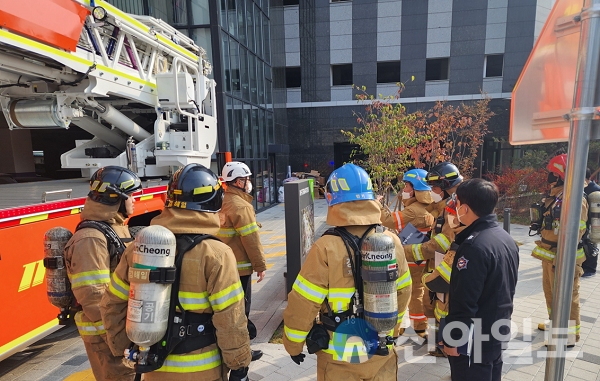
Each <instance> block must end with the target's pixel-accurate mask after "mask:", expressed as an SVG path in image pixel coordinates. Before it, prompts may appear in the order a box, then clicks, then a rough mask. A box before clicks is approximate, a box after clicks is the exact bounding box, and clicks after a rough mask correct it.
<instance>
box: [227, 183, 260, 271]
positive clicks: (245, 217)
mask: <svg viewBox="0 0 600 381" xmlns="http://www.w3.org/2000/svg"><path fill="white" fill-rule="evenodd" d="M251 202H252V196H250V195H249V194H247V193H246V192H243V191H242V190H241V189H237V188H235V187H233V186H230V187H227V190H226V191H225V197H223V206H222V207H221V211H220V212H219V216H220V220H221V228H220V229H219V233H218V237H219V238H220V239H221V241H223V242H224V243H226V244H227V245H228V246H229V247H231V250H233V253H234V254H235V259H236V261H237V269H238V272H239V274H240V276H244V275H251V274H252V272H253V271H255V272H260V271H265V270H266V269H267V266H266V259H265V254H264V251H263V247H262V244H261V243H260V235H259V234H258V230H259V226H258V224H257V222H256V213H255V212H254V207H253V206H252V203H251Z"/></svg>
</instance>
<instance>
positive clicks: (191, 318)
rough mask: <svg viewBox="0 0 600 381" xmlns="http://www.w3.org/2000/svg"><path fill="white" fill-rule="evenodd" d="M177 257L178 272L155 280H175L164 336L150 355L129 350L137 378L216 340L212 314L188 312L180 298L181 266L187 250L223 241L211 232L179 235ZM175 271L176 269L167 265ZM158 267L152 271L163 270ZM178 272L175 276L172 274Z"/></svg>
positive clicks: (176, 267) (135, 349) (161, 281)
mask: <svg viewBox="0 0 600 381" xmlns="http://www.w3.org/2000/svg"><path fill="white" fill-rule="evenodd" d="M175 236H176V238H177V241H176V242H177V257H176V259H175V269H174V274H171V273H169V274H168V276H165V277H161V276H159V277H155V278H154V280H152V279H151V282H155V283H172V284H173V285H172V287H171V303H170V306H169V320H168V321H169V325H168V328H167V332H166V333H165V335H164V337H163V338H162V339H161V340H160V341H159V342H158V343H156V344H154V345H152V346H151V347H150V349H149V351H147V352H146V354H147V355H146V356H138V353H143V351H140V349H141V348H139V347H138V346H137V345H135V344H132V346H131V347H130V348H129V349H128V350H126V351H125V355H126V357H127V359H128V360H131V361H136V365H135V371H136V373H137V374H136V380H138V379H139V378H138V376H139V377H141V374H142V373H148V372H152V371H154V370H156V369H159V368H160V367H162V366H163V364H164V362H165V360H166V358H167V356H168V355H170V354H184V353H189V352H192V351H195V350H198V349H200V348H204V347H207V346H209V345H211V344H214V343H216V336H215V327H214V326H213V324H212V315H213V314H212V313H202V314H198V313H192V312H188V311H186V310H185V309H184V308H183V306H182V305H181V302H180V301H179V284H180V281H181V267H182V265H183V257H184V255H185V253H187V252H188V251H190V250H191V249H192V248H194V247H195V246H196V245H198V244H199V243H200V242H202V241H203V240H205V239H215V240H219V239H218V238H217V237H214V236H212V235H210V234H199V235H193V234H176V235H175ZM166 269H168V270H173V268H166ZM160 270H163V269H156V270H152V271H160ZM151 273H152V272H151ZM172 275H174V276H172Z"/></svg>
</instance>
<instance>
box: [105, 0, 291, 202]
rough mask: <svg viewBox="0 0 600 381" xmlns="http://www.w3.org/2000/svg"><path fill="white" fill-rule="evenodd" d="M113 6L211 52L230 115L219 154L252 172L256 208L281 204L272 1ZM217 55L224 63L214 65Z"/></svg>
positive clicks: (138, 1) (129, 1) (223, 121)
mask: <svg viewBox="0 0 600 381" xmlns="http://www.w3.org/2000/svg"><path fill="white" fill-rule="evenodd" d="M108 2H109V3H111V4H113V5H115V6H116V7H118V8H120V9H121V10H123V11H124V12H127V13H133V14H140V15H150V16H153V17H156V18H160V19H162V20H164V21H166V22H168V23H169V24H171V25H172V26H174V27H175V28H177V29H178V30H180V31H181V32H183V33H185V34H186V35H188V36H189V37H191V38H192V39H193V40H194V41H195V42H196V44H197V45H199V46H201V47H203V48H204V49H206V51H207V56H208V59H209V61H210V62H211V63H213V73H212V77H213V78H214V79H215V80H216V81H217V83H219V84H220V85H221V86H222V87H221V88H222V96H221V94H218V95H217V101H218V102H223V108H222V109H223V110H224V111H225V112H224V113H221V114H220V115H218V128H219V129H221V128H223V129H225V130H226V131H227V133H226V134H224V135H221V136H226V139H225V140H226V141H224V142H222V141H219V151H230V152H231V154H232V157H233V160H238V161H243V162H245V163H246V164H248V166H249V167H250V169H251V170H252V174H253V183H254V188H255V191H254V192H255V193H254V203H255V208H257V209H260V208H263V207H265V206H268V205H270V204H272V203H274V202H276V201H277V198H276V195H277V188H278V185H281V184H277V185H276V184H275V181H274V173H275V168H274V166H275V165H274V160H269V155H268V145H269V144H270V143H273V140H274V118H273V101H272V81H273V79H272V76H271V50H270V41H269V39H270V33H269V0H108ZM215 10H216V12H214V11H215ZM211 15H217V16H216V17H213V18H212V19H211ZM215 26H218V28H214V27H215ZM211 27H213V28H211ZM211 30H212V31H215V30H218V31H219V38H218V40H219V41H220V44H219V45H220V46H213V44H212V43H213V42H215V41H216V40H215V39H214V38H213V36H211ZM217 54H218V56H217V57H219V58H220V60H215V59H214V58H216V57H215V55H217ZM219 61H220V65H219V64H215V63H219Z"/></svg>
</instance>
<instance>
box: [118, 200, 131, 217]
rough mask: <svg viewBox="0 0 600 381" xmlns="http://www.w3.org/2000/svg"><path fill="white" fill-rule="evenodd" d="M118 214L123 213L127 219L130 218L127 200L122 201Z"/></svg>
mask: <svg viewBox="0 0 600 381" xmlns="http://www.w3.org/2000/svg"><path fill="white" fill-rule="evenodd" d="M118 212H119V213H121V214H122V215H123V217H125V218H128V217H129V214H128V213H127V207H126V206H125V200H121V205H119V210H118Z"/></svg>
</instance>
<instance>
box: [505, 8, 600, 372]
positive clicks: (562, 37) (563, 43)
mask: <svg viewBox="0 0 600 381" xmlns="http://www.w3.org/2000/svg"><path fill="white" fill-rule="evenodd" d="M582 8H583V9H582ZM599 18H600V0H585V2H584V1H583V0H558V1H557V2H556V4H555V5H554V8H553V10H552V12H551V13H550V16H549V18H548V21H547V22H546V25H545V26H544V29H543V30H542V35H541V36H540V38H539V40H538V42H537V43H536V46H535V47H534V51H533V52H532V54H531V56H530V57H529V60H528V61H527V64H526V65H525V69H524V70H523V73H522V74H521V77H520V78H519V81H518V82H517V86H516V87H515V90H514V91H513V98H512V111H511V127H510V142H511V143H512V144H525V143H547V142H555V141H564V140H567V138H568V142H569V151H568V154H567V169H566V176H565V186H564V193H563V200H564V202H563V207H562V212H561V228H560V229H559V234H558V246H557V255H556V271H555V281H554V288H553V290H554V292H553V294H552V315H551V321H552V324H551V328H552V330H551V335H550V337H549V341H548V352H547V353H548V357H547V359H546V373H545V380H546V381H557V380H562V379H563V377H564V371H565V355H566V344H567V332H568V325H569V324H568V321H569V312H570V308H571V299H572V293H573V278H574V273H575V257H576V254H575V252H576V250H577V245H578V243H579V220H580V215H581V203H582V198H583V184H584V179H585V168H586V166H587V156H588V150H589V140H590V138H591V137H592V136H593V135H592V123H593V120H594V119H596V118H597V115H598V111H597V106H599V105H600V94H599V93H600V92H599V91H598V90H599V87H598V80H599V76H600V68H599V64H600V45H599V44H598V41H599V40H600V19H599ZM576 38H577V40H576ZM575 47H577V50H575ZM575 59H576V61H575ZM575 69H576V71H574V70H575ZM574 74H575V75H574ZM571 81H572V82H571ZM571 90H573V91H571ZM528 95H529V97H528V98H527V96H528ZM570 96H573V98H570ZM571 102H572V103H571ZM567 107H568V109H567ZM563 116H564V117H563Z"/></svg>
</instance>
